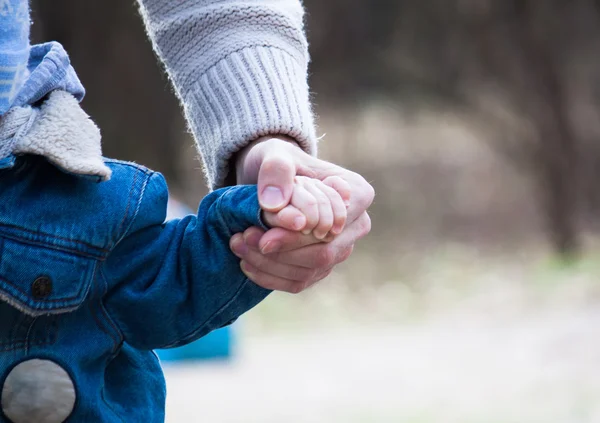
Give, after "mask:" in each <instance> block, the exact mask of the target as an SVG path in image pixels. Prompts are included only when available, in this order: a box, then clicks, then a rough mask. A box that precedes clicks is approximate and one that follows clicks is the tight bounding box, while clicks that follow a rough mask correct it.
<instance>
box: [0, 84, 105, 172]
mask: <svg viewBox="0 0 600 423" xmlns="http://www.w3.org/2000/svg"><path fill="white" fill-rule="evenodd" d="M1 123H2V121H1V120H0V124H1ZM12 150H13V154H35V155H38V156H44V157H45V158H46V159H47V160H48V161H49V162H51V163H52V164H54V165H56V166H57V167H59V168H61V169H62V170H64V171H65V172H67V173H73V174H76V175H87V176H96V177H99V178H100V179H101V180H103V181H106V180H108V179H110V175H111V171H110V169H109V168H108V167H107V166H106V164H104V159H103V158H102V147H101V136H100V130H99V129H98V127H97V126H96V124H95V123H94V122H93V121H92V120H91V119H90V117H89V116H88V115H87V114H86V113H85V112H84V111H83V109H82V108H81V106H80V105H79V102H78V101H77V100H76V99H75V98H74V97H73V96H72V95H71V94H69V93H67V92H65V91H53V92H52V93H50V95H49V96H48V98H47V99H46V101H44V103H43V104H42V106H41V107H40V109H39V110H38V111H37V116H35V118H34V120H33V123H32V124H31V127H30V128H29V130H28V131H27V132H26V133H25V134H23V135H21V136H19V137H18V139H16V140H15V145H14V147H13V149H12Z"/></svg>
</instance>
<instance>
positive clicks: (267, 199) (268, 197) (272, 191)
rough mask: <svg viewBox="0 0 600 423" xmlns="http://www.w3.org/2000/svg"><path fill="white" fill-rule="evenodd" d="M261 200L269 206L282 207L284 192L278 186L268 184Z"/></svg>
mask: <svg viewBox="0 0 600 423" xmlns="http://www.w3.org/2000/svg"><path fill="white" fill-rule="evenodd" d="M261 202H262V203H263V204H264V206H265V207H268V208H276V207H280V206H282V205H283V204H282V203H283V192H281V190H280V189H279V188H278V187H276V186H273V185H268V186H266V187H265V189H263V192H262V197H261Z"/></svg>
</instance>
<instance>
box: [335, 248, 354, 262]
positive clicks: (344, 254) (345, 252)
mask: <svg viewBox="0 0 600 423" xmlns="http://www.w3.org/2000/svg"><path fill="white" fill-rule="evenodd" d="M353 251H354V245H350V246H348V247H347V248H344V249H343V250H342V252H341V253H340V255H339V259H340V262H342V261H346V260H348V258H350V256H351V255H352V252H353Z"/></svg>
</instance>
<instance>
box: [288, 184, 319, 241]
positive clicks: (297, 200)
mask: <svg viewBox="0 0 600 423" xmlns="http://www.w3.org/2000/svg"><path fill="white" fill-rule="evenodd" d="M305 186H306V180H305V179H303V178H299V177H296V185H295V186H294V192H293V193H292V201H291V205H292V206H294V207H296V208H297V209H298V210H299V211H300V212H301V213H302V214H303V215H304V217H305V218H306V224H305V225H304V229H303V230H302V232H303V233H304V234H309V233H311V232H312V230H313V229H314V227H315V226H317V224H318V223H319V206H318V203H317V199H316V198H315V196H314V195H313V194H311V193H310V192H309V191H308V190H307V189H306V188H305Z"/></svg>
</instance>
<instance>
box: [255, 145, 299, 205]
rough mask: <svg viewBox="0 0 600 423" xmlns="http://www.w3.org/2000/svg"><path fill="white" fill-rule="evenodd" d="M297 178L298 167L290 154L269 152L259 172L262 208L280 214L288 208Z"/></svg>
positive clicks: (282, 151) (259, 193)
mask: <svg viewBox="0 0 600 423" xmlns="http://www.w3.org/2000/svg"><path fill="white" fill-rule="evenodd" d="M275 153H277V154H275ZM295 176H296V165H295V164H294V161H293V160H292V157H291V156H290V155H289V153H288V152H286V151H285V150H278V151H277V152H275V151H274V152H272V153H268V152H267V154H265V157H264V159H263V161H262V163H261V165H260V169H259V171H258V182H257V183H258V201H259V203H260V206H261V208H262V209H263V210H265V211H269V212H278V211H279V210H281V209H283V208H284V207H285V206H287V205H288V203H289V202H290V199H291V197H292V192H293V190H294V177H295Z"/></svg>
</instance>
